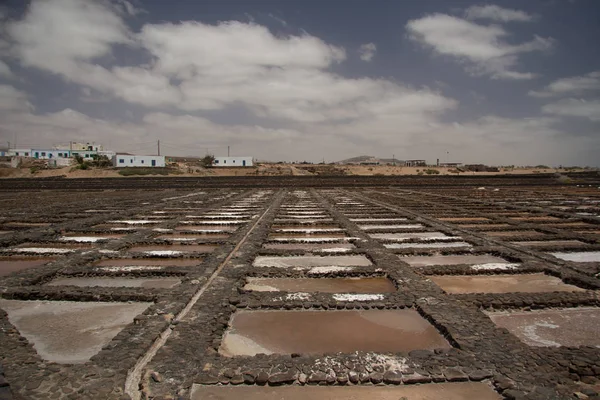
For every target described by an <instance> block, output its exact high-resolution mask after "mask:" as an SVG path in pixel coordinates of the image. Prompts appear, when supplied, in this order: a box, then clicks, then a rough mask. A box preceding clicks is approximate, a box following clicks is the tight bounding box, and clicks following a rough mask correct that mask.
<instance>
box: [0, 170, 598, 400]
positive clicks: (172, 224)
mask: <svg viewBox="0 0 600 400" xmlns="http://www.w3.org/2000/svg"><path fill="white" fill-rule="evenodd" d="M299 178H302V177H299ZM248 179H249V178H246V179H238V180H234V179H229V178H228V179H222V180H218V179H215V180H211V181H210V182H208V181H206V180H197V179H176V178H168V179H165V180H162V179H160V178H158V179H154V178H152V179H141V178H140V179H119V180H112V179H111V180H108V179H107V180H88V179H86V180H61V179H56V180H43V182H41V181H35V180H19V181H14V182H13V181H12V180H1V181H0V188H2V190H0V204H2V207H0V210H1V211H0V231H1V232H4V233H2V234H0V256H2V257H5V258H10V257H17V254H16V253H15V252H14V250H13V249H14V248H15V247H18V246H21V245H23V244H25V243H30V244H31V243H33V244H34V245H35V247H44V246H49V247H51V246H52V245H55V244H56V243H57V242H58V240H59V238H60V237H62V235H63V234H64V233H78V234H81V235H82V236H85V235H86V234H90V233H98V234H102V233H107V232H113V231H110V230H109V229H110V228H108V227H106V225H107V224H109V225H110V224H113V223H111V222H109V221H115V220H130V219H144V217H143V216H154V217H156V216H165V217H166V218H161V219H159V223H157V224H151V225H150V226H145V225H144V226H134V229H133V230H132V231H124V232H122V233H124V234H125V236H123V237H122V238H119V239H116V240H111V241H108V242H102V243H95V244H92V245H90V246H89V247H88V248H81V249H78V250H76V251H74V252H72V253H69V254H66V255H58V256H57V258H56V259H55V260H54V261H51V262H49V263H48V264H46V265H44V266H41V267H36V268H32V269H24V270H21V271H19V272H15V273H12V274H9V275H6V276H2V277H0V297H1V298H3V299H18V300H51V301H59V300H67V301H79V302H91V301H93V302H108V301H122V302H141V301H144V302H152V303H153V305H152V306H151V307H149V308H148V309H147V310H146V311H145V312H144V313H143V314H142V315H139V316H137V317H136V318H135V319H134V321H133V323H131V324H129V325H128V326H126V327H125V329H123V330H122V331H121V332H120V333H119V334H118V335H117V336H115V337H114V338H113V339H112V340H111V341H110V342H109V343H108V344H107V345H105V346H104V347H103V349H102V350H101V351H100V352H99V353H98V354H96V355H95V356H93V357H92V358H91V360H90V361H88V362H87V363H85V364H77V365H68V364H57V363H53V362H49V361H45V360H43V359H42V358H40V356H39V355H38V353H37V352H36V350H35V348H34V347H33V345H32V344H31V343H29V342H28V341H27V339H25V338H24V337H23V336H22V335H21V334H20V333H19V331H18V330H17V329H16V328H15V327H14V326H13V325H12V324H11V322H10V321H9V319H8V316H7V314H6V313H5V312H4V311H1V310H0V365H1V368H0V399H3V398H14V399H45V398H66V399H85V398H89V399H104V398H106V399H127V398H131V397H133V398H165V399H166V398H187V397H188V396H189V390H190V387H191V385H192V384H194V383H196V384H207V385H288V384H290V385H291V384H293V385H305V384H320V385H378V384H379V385H398V384H427V383H435V382H455V381H466V380H470V381H486V382H489V383H490V384H491V385H493V387H494V389H495V390H496V391H497V392H498V393H500V394H501V395H502V396H504V398H507V399H515V398H531V399H552V398H565V399H570V398H600V397H599V396H598V392H600V349H599V348H598V347H591V346H589V347H576V348H572V347H564V346H563V347H532V346H528V345H526V344H525V343H523V342H522V341H521V340H519V338H517V337H516V336H515V335H513V334H511V333H510V332H509V331H508V330H506V329H503V328H498V327H497V326H496V325H495V324H494V323H493V322H492V321H491V320H490V318H488V317H487V315H486V314H485V313H483V312H482V311H483V310H488V311H489V310H496V311H499V310H537V309H559V308H576V307H584V306H585V307H598V306H600V298H599V296H598V289H599V288H600V279H599V276H598V274H599V273H600V264H599V263H597V262H586V263H579V262H570V261H564V260H561V259H559V258H556V257H554V256H552V255H550V254H548V253H551V252H562V251H565V252H572V251H600V242H599V241H600V218H599V217H596V216H594V215H600V190H599V189H598V186H599V185H598V180H597V178H596V177H595V176H593V175H579V176H574V177H573V178H572V179H574V181H572V182H571V183H569V184H562V183H561V182H560V181H559V180H556V179H555V178H551V177H539V176H538V177H535V176H528V177H519V178H515V177H510V180H509V179H505V178H503V177H489V178H486V179H483V178H479V177H478V178H476V179H475V178H468V177H465V178H464V179H462V177H460V179H459V178H453V177H444V178H437V177H433V178H432V177H403V178H402V179H395V178H389V177H370V178H356V177H351V178H346V177H338V178H335V179H334V178H323V177H319V178H312V180H306V179H307V178H303V179H305V180H302V179H297V180H296V179H291V178H289V177H287V178H285V179H283V178H274V179H267V180H266V181H263V179H265V178H260V179H258V180H256V181H254V180H248ZM432 179H435V181H434V180H432ZM11 182H12V183H14V184H13V185H11ZM261 182H262V183H261ZM262 185H264V186H265V187H267V188H269V189H268V190H265V189H264V188H262V187H261V186H262ZM305 185H306V186H313V188H305V187H304V186H305ZM578 185H579V186H578ZM583 185H585V186H583ZM589 185H593V186H589ZM252 186H254V187H252ZM482 187H483V188H484V189H483V188H482ZM5 189H6V190H5ZM496 189H498V190H496ZM252 196H255V197H254V198H253V200H252V201H253V202H252V206H253V207H255V208H253V209H252V212H251V214H252V216H251V217H252V218H250V219H249V221H248V222H247V223H245V224H243V225H241V226H240V227H239V229H237V230H236V231H235V232H234V233H232V234H231V235H230V236H229V237H227V238H214V239H213V238H210V237H208V236H207V237H206V238H203V239H198V240H196V241H194V242H192V243H213V244H216V245H218V247H217V249H216V250H215V251H214V252H212V253H210V254H199V253H182V254H174V255H171V256H170V257H174V258H177V259H183V258H185V259H194V260H196V261H197V263H196V264H194V265H192V266H178V267H168V268H163V269H147V270H130V271H123V270H114V271H99V270H97V269H95V267H94V266H93V265H94V264H95V263H97V262H98V261H100V260H112V259H119V258H124V257H131V258H143V257H146V256H145V255H144V254H141V253H131V252H127V249H128V248H129V247H131V246H132V245H134V244H164V243H168V242H167V241H165V240H160V239H156V236H159V235H160V234H163V233H164V232H157V231H154V230H153V229H155V228H159V229H163V230H167V229H175V228H176V227H178V226H181V221H184V220H188V219H189V218H188V217H186V216H187V215H190V214H194V215H202V214H204V213H206V212H209V211H211V210H215V209H218V208H222V207H224V206H228V205H231V204H246V201H247V200H246V199H249V198H251V197H252ZM259 196H260V197H259ZM240 202H241V203H240ZM309 203H310V204H315V206H316V207H318V208H319V209H320V210H323V212H324V213H325V214H326V215H327V216H328V217H329V218H331V221H327V222H325V223H322V224H325V225H331V226H332V227H337V228H342V229H343V231H344V232H345V234H346V236H347V237H349V238H351V239H348V240H347V241H348V242H351V243H353V244H354V245H355V248H354V249H352V250H351V251H350V252H343V253H342V252H340V253H335V252H334V253H328V254H327V255H351V254H356V255H364V256H366V257H367V258H368V259H370V260H371V261H372V264H373V266H370V267H357V268H353V269H351V270H331V272H328V273H326V274H321V275H319V276H323V277H341V276H355V277H356V276H387V277H388V278H389V279H390V280H391V281H392V282H393V283H394V285H395V286H396V288H397V290H396V291H395V292H393V293H386V294H385V295H384V296H383V297H382V298H381V299H378V300H376V301H370V300H364V301H362V300H359V301H338V300H335V299H334V297H333V296H332V295H331V294H327V293H311V294H310V295H309V296H308V297H302V298H295V297H293V296H292V297H286V293H282V292H254V291H248V290H245V289H244V288H243V287H244V285H245V283H246V278H248V277H307V276H309V271H307V270H300V269H285V268H272V267H254V266H253V265H252V263H253V261H254V260H255V258H256V257H257V256H266V255H273V256H289V255H302V254H307V253H309V252H308V251H306V250H293V251H292V250H268V249H265V248H263V247H262V246H263V244H264V243H267V242H269V241H270V240H271V239H270V236H269V235H272V234H273V233H274V232H275V231H276V229H277V226H278V225H289V224H294V223H293V222H290V221H289V220H284V221H280V219H282V218H284V217H285V212H284V211H285V207H282V206H289V205H294V204H309ZM352 203H360V204H362V205H363V206H362V207H358V205H357V204H352ZM91 210H95V211H93V212H91ZM155 212H158V213H155ZM163 212H164V214H163ZM582 213H583V214H582ZM359 215H363V216H370V217H373V216H378V217H395V218H398V217H402V218H407V219H408V220H409V221H410V223H420V224H422V225H423V228H421V229H418V230H417V231H418V232H420V231H435V232H442V233H444V234H446V235H448V236H460V237H461V238H462V240H464V241H466V242H468V243H470V244H471V245H472V247H469V248H466V249H464V248H452V247H447V248H444V247H442V248H436V249H426V248H405V249H390V248H386V247H385V246H384V245H385V244H388V243H390V241H387V240H375V239H373V238H372V237H371V236H369V234H367V233H366V232H365V231H364V230H362V229H360V227H359V224H358V223H357V222H354V221H351V218H355V217H356V216H359ZM538 217H542V218H538ZM449 218H451V219H452V218H481V219H480V220H474V221H473V220H471V221H459V220H455V219H452V220H448V219H449ZM523 218H528V219H523ZM15 222H18V223H35V224H45V225H34V226H19V225H15V224H14V223H15ZM296 224H297V221H296ZM98 225H102V227H96V226H98ZM297 225H298V226H299V227H300V228H301V227H302V226H306V227H310V224H307V225H304V224H303V225H302V226H300V224H297ZM465 225H468V226H466V227H465ZM486 225H495V227H489V228H487V227H486ZM498 225H500V226H498ZM414 231H415V230H414V229H413V230H410V232H414ZM524 231H534V232H537V233H539V235H538V236H536V237H535V238H532V237H531V236H527V235H524V234H523V232H524ZM377 232H379V233H382V232H386V233H388V232H399V233H402V232H408V230H405V229H401V228H400V229H395V230H389V229H382V230H374V231H368V233H377ZM490 232H512V233H511V234H509V235H508V236H493V235H490V234H489V233H490ZM113 233H114V232H113ZM530 240H537V241H539V240H544V241H555V240H562V241H564V240H569V241H577V242H578V244H576V245H575V246H573V245H558V246H557V245H553V244H548V245H547V246H541V247H539V246H536V247H528V246H527V245H526V243H524V242H527V241H530ZM515 242H519V243H518V244H517V243H515ZM185 243H188V242H185ZM192 243H190V244H192ZM403 243H422V242H421V241H419V240H417V239H413V240H408V241H407V242H403ZM320 254H322V253H320ZM434 254H492V255H496V256H499V257H501V258H504V259H505V260H508V261H510V262H512V263H517V264H518V267H517V268H516V269H510V270H506V271H498V270H483V271H474V270H473V269H472V268H471V267H470V265H467V264H462V265H461V264H458V265H452V266H440V265H432V266H425V267H410V266H409V265H408V264H406V263H404V262H403V261H401V260H400V258H398V256H399V255H402V256H410V255H434ZM19 257H20V255H19ZM536 272H543V273H546V274H548V275H551V276H554V277H558V278H560V279H561V280H562V281H563V282H564V283H569V284H571V285H575V286H577V287H580V288H582V289H586V290H585V291H578V292H550V293H526V292H525V293H523V292H519V293H497V294H493V293H469V294H459V295H449V294H446V293H445V292H444V291H443V290H442V289H441V288H440V287H438V286H437V285H436V284H435V283H433V281H432V280H430V279H428V277H429V276H431V275H473V274H479V275H481V274H490V275H491V274H499V273H502V274H507V273H509V274H515V275H518V274H523V273H536ZM64 276H75V277H85V276H121V277H122V276H127V277H147V276H176V277H179V278H181V281H182V283H181V284H180V285H178V286H176V287H175V288H172V289H148V288H125V287H117V288H110V287H109V288H106V287H75V286H44V284H45V283H47V282H49V281H51V280H53V279H55V278H56V277H64ZM402 308H411V309H414V310H416V311H417V312H418V313H419V314H420V315H421V316H422V317H424V318H425V319H426V320H428V321H429V322H430V323H431V324H432V325H434V326H435V327H436V328H437V330H438V331H439V332H440V333H441V334H442V335H443V336H444V337H445V338H446V340H447V341H448V342H449V343H450V345H451V347H450V348H449V349H435V350H414V351H411V352H408V353H389V354H383V355H381V354H374V353H369V352H357V353H352V354H334V353H332V354H318V355H313V354H302V353H299V354H287V355H277V354H270V355H265V354H262V355H260V354H259V355H256V356H242V357H225V356H223V355H222V354H221V353H219V348H220V346H221V339H222V337H223V335H224V334H225V332H226V330H227V329H228V327H229V324H230V319H231V316H232V315H233V314H234V313H235V312H236V311H238V310H259V309H260V310H333V309H335V310H369V309H379V310H382V309H402ZM65 340H68V338H65ZM2 396H4V397H2Z"/></svg>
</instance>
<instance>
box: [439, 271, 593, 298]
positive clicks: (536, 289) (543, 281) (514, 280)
mask: <svg viewBox="0 0 600 400" xmlns="http://www.w3.org/2000/svg"><path fill="white" fill-rule="evenodd" d="M430 279H431V280H432V281H433V282H435V284H436V285H438V286H439V287H441V288H442V289H443V290H444V291H446V292H447V293H453V294H459V293H513V292H521V293H546V292H580V291H584V289H581V288H579V287H577V286H573V285H569V284H566V283H564V282H563V281H562V280H560V279H559V278H556V277H554V276H550V275H546V274H543V273H537V274H523V275H520V274H510V275H436V276H431V277H430Z"/></svg>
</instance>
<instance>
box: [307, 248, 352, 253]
mask: <svg viewBox="0 0 600 400" xmlns="http://www.w3.org/2000/svg"><path fill="white" fill-rule="evenodd" d="M351 250H352V249H347V248H345V247H330V248H326V249H314V250H313V251H320V252H322V253H346V252H349V251H351Z"/></svg>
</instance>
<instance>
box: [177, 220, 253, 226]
mask: <svg viewBox="0 0 600 400" xmlns="http://www.w3.org/2000/svg"><path fill="white" fill-rule="evenodd" d="M246 222H248V220H243V221H232V220H229V221H215V220H199V221H196V220H194V221H181V223H182V224H202V225H239V224H245V223H246Z"/></svg>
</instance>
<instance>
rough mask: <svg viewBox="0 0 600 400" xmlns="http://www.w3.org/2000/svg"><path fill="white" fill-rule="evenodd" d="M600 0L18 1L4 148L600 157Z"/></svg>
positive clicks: (3, 49)
mask: <svg viewBox="0 0 600 400" xmlns="http://www.w3.org/2000/svg"><path fill="white" fill-rule="evenodd" d="M599 16H600V2H599V1H597V0H528V1H517V0H515V1H513V0H504V1H500V0H497V1H495V2H473V1H459V0H456V1H447V0H420V1H417V0H407V1H393V0H370V1H367V0H360V1H359V0H345V1H344V2H338V1H322V0H298V1H296V0H285V1H284V0H171V1H164V0H31V1H23V0H3V1H1V2H0V146H7V145H8V143H9V142H10V146H11V147H13V146H15V144H16V146H17V147H20V148H28V147H37V148H43V147H46V148H50V147H51V146H53V145H58V144H64V143H69V141H79V142H89V143H97V144H102V145H104V147H105V148H107V149H111V150H115V151H127V152H130V153H135V154H156V153H157V151H158V146H157V144H158V141H159V140H160V149H161V154H164V155H173V156H200V157H202V156H204V155H206V154H207V153H209V154H213V155H216V156H226V155H227V151H228V146H229V151H230V154H231V155H232V156H253V157H255V158H257V159H259V160H269V161H280V160H281V161H310V162H320V161H323V160H325V161H326V162H332V161H339V160H342V159H345V158H349V157H355V156H359V155H371V156H376V157H382V158H390V157H393V156H395V157H396V158H397V159H404V160H407V159H425V160H427V161H428V162H429V163H435V162H436V159H440V162H464V163H483V164H488V165H539V164H544V165H552V166H558V165H563V166H571V165H579V166H596V167H598V166H600V46H598V44H597V41H598V38H600V24H599V23H598V17H599Z"/></svg>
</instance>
